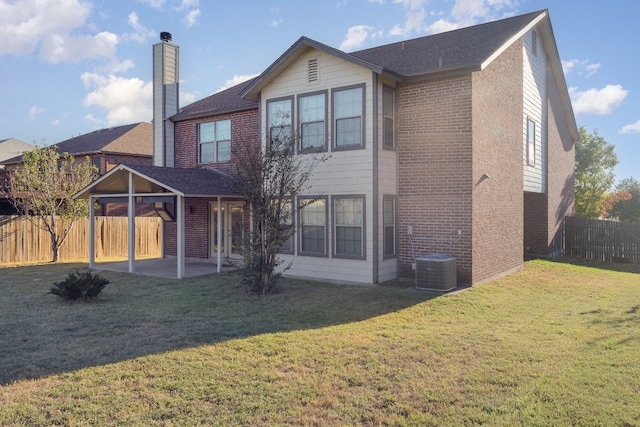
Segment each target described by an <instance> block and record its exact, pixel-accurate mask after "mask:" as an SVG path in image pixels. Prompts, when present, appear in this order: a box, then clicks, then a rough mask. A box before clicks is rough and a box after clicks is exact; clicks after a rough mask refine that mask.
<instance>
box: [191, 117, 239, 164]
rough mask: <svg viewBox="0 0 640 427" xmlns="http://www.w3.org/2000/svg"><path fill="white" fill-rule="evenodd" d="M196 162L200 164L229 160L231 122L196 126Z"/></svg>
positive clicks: (223, 121) (224, 121)
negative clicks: (197, 150) (197, 149)
mask: <svg viewBox="0 0 640 427" xmlns="http://www.w3.org/2000/svg"><path fill="white" fill-rule="evenodd" d="M198 147H199V153H198V161H199V162H200V163H213V162H217V163H219V162H228V161H229V160H231V120H218V121H216V122H207V123H200V124H199V125H198Z"/></svg>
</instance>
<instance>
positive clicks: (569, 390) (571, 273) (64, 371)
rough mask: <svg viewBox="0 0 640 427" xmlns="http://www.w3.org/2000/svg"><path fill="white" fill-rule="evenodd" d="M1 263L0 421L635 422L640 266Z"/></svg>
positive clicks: (639, 389) (639, 380) (638, 410)
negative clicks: (175, 273)
mask: <svg viewBox="0 0 640 427" xmlns="http://www.w3.org/2000/svg"><path fill="white" fill-rule="evenodd" d="M77 268H80V264H61V265H39V266H25V267H19V268H18V267H16V268H3V269H0V425H2V426H13V425H16V426H22V425H29V426H40V425H41V426H49V425H65V426H84V425H99V426H108V425H123V426H149V425H151V426H153V425H161V426H172V425H176V426H177V425H180V426H182V425H189V426H191V425H225V426H226V425H251V426H260V425H264V426H273V425H322V426H325V425H419V426H425V425H438V426H439V425H452V426H460V425H483V424H484V425H490V426H501V425H502V426H518V425H522V426H536V425H537V426H550V425H553V426H564V425H573V426H594V425H603V426H604V425H612V426H640V404H639V403H638V402H639V398H638V396H640V270H639V269H638V268H637V267H633V266H625V269H627V270H628V271H626V272H624V271H611V270H607V269H602V268H594V267H588V266H580V265H573V264H568V263H564V264H563V263H552V262H546V261H532V262H529V263H526V264H525V268H524V269H523V270H522V271H520V272H518V273H515V274H513V275H510V276H508V277H505V278H502V279H500V280H496V281H494V282H491V283H488V284H485V285H482V286H478V287H475V288H473V289H470V290H468V291H465V292H461V293H458V294H455V295H448V296H444V297H434V296H433V295H430V294H428V293H425V292H421V291H416V290H413V289H411V288H409V286H410V284H405V285H402V286H378V287H365V286H343V285H332V284H325V283H313V282H299V281H286V282H284V283H283V284H282V285H281V286H280V288H279V291H280V292H279V293H277V294H275V295H271V296H268V297H265V298H260V297H257V296H254V295H250V294H246V293H245V291H244V289H243V288H242V287H241V286H240V285H239V280H238V277H237V276H235V275H233V274H230V275H218V276H210V277H203V278H197V279H187V280H183V281H177V280H171V279H155V278H149V277H142V276H135V275H129V274H124V273H111V272H105V273H102V274H103V275H104V276H106V277H107V278H108V279H109V280H110V281H111V284H109V285H108V286H107V287H106V288H105V290H104V291H103V293H102V294H101V295H100V296H99V297H98V299H97V300H96V301H93V302H90V303H82V302H76V303H71V304H70V303H66V302H64V301H62V300H61V299H59V298H58V297H55V296H53V295H50V294H48V290H49V288H50V286H51V284H52V283H53V282H54V281H59V280H61V279H63V278H64V277H65V276H66V275H67V274H68V273H69V272H70V271H73V270H74V269H77Z"/></svg>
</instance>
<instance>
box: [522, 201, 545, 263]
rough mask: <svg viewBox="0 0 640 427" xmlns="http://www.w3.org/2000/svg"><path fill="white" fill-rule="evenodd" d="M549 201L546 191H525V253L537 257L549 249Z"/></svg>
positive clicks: (527, 255)
mask: <svg viewBox="0 0 640 427" xmlns="http://www.w3.org/2000/svg"><path fill="white" fill-rule="evenodd" d="M547 215H548V201H547V194H546V193H533V192H529V191H525V193H524V255H525V257H527V258H535V257H538V256H541V255H544V254H546V253H547V251H548V244H549V241H548V236H547V234H548V225H549V220H548V216H547Z"/></svg>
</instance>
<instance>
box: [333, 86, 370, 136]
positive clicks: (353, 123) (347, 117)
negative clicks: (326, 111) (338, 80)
mask: <svg viewBox="0 0 640 427" xmlns="http://www.w3.org/2000/svg"><path fill="white" fill-rule="evenodd" d="M363 113H364V85H359V86H355V87H350V88H344V89H335V90H334V91H333V129H334V131H333V132H334V136H335V138H334V141H335V142H334V145H335V148H336V149H353V148H362V147H363V146H364V132H363V129H364V114H363Z"/></svg>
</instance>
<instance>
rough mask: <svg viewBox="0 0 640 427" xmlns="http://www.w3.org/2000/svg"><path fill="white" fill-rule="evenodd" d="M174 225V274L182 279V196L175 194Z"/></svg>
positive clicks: (183, 266) (183, 265)
mask: <svg viewBox="0 0 640 427" xmlns="http://www.w3.org/2000/svg"><path fill="white" fill-rule="evenodd" d="M176 226H177V228H178V230H177V239H176V244H177V246H178V247H177V248H176V254H177V256H178V260H177V262H178V265H177V273H176V276H177V278H178V279H184V269H185V262H184V197H183V196H179V195H176Z"/></svg>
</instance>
